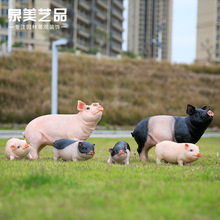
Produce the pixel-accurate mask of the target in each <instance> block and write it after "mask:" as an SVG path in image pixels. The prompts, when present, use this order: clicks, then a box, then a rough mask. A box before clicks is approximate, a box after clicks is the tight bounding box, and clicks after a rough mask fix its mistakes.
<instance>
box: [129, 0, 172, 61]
mask: <svg viewBox="0 0 220 220" xmlns="http://www.w3.org/2000/svg"><path fill="white" fill-rule="evenodd" d="M172 5H173V0H135V1H133V0H129V5H128V40H127V49H128V50H129V51H132V52H134V53H135V54H139V55H141V56H143V57H146V58H148V59H150V58H153V59H154V58H155V59H157V58H158V56H159V57H161V59H162V60H168V61H171V36H172ZM158 47H159V50H158ZM158 51H159V53H158Z"/></svg>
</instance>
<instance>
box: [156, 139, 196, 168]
mask: <svg viewBox="0 0 220 220" xmlns="http://www.w3.org/2000/svg"><path fill="white" fill-rule="evenodd" d="M155 152H156V156H157V158H156V162H157V164H161V160H165V161H166V162H169V163H178V164H179V165H180V166H183V164H186V163H191V162H193V161H195V160H198V159H199V157H200V152H199V148H198V146H196V145H195V144H189V143H176V142H173V141H162V142H160V143H158V144H157V145H156V149H155Z"/></svg>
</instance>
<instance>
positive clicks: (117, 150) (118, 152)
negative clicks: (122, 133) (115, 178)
mask: <svg viewBox="0 0 220 220" xmlns="http://www.w3.org/2000/svg"><path fill="white" fill-rule="evenodd" d="M130 151H131V149H130V146H129V144H128V143H127V142H125V141H119V142H117V143H116V144H115V146H114V148H110V149H109V152H110V153H111V155H110V157H109V159H108V161H107V163H119V164H129V158H130Z"/></svg>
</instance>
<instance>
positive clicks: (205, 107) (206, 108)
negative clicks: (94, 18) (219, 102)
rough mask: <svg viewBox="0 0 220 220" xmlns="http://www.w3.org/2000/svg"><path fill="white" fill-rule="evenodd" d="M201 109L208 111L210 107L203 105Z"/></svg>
mask: <svg viewBox="0 0 220 220" xmlns="http://www.w3.org/2000/svg"><path fill="white" fill-rule="evenodd" d="M201 109H203V110H206V111H209V110H210V105H204V106H202V108H201Z"/></svg>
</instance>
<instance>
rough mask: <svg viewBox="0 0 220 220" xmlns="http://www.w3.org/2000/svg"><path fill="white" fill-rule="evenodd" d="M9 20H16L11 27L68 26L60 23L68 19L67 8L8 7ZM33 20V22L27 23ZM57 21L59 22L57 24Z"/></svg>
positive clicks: (48, 27)
mask: <svg viewBox="0 0 220 220" xmlns="http://www.w3.org/2000/svg"><path fill="white" fill-rule="evenodd" d="M8 20H9V21H10V22H14V23H15V24H14V25H11V26H10V27H9V28H15V29H60V28H62V27H66V26H65V25H62V24H60V23H63V22H66V21H67V9H66V8H54V10H53V11H52V10H51V9H50V8H46V9H43V8H40V9H38V10H37V9H35V8H32V9H28V8H24V9H12V8H10V9H8ZM27 22H31V23H32V24H27ZM56 23H57V24H56Z"/></svg>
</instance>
